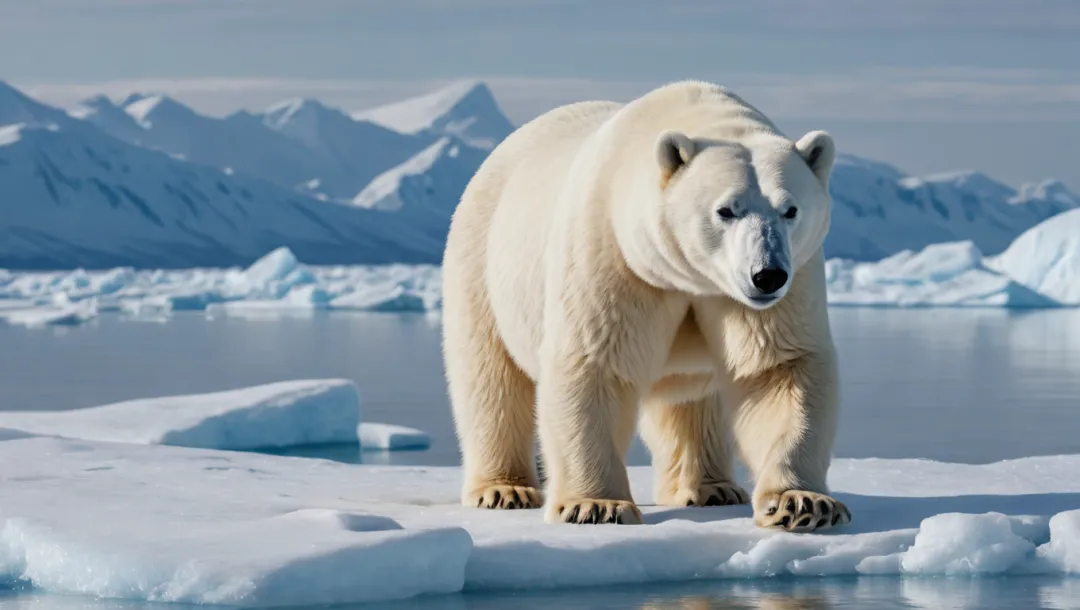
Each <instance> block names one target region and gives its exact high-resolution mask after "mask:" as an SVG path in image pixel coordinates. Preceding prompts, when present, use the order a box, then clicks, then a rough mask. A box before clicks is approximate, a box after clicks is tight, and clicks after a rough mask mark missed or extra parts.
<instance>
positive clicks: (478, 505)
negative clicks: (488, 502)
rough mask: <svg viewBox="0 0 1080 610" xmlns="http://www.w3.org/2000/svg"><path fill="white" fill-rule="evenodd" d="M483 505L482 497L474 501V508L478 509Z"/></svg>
mask: <svg viewBox="0 0 1080 610" xmlns="http://www.w3.org/2000/svg"><path fill="white" fill-rule="evenodd" d="M483 505H484V496H480V499H478V500H477V501H476V508H480V507H482V506H483Z"/></svg>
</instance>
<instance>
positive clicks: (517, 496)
mask: <svg viewBox="0 0 1080 610" xmlns="http://www.w3.org/2000/svg"><path fill="white" fill-rule="evenodd" d="M510 495H511V496H513V499H512V500H511V502H514V503H517V502H521V503H522V504H524V503H525V498H524V497H522V496H523V495H524V494H519V493H518V490H516V489H511V490H510Z"/></svg>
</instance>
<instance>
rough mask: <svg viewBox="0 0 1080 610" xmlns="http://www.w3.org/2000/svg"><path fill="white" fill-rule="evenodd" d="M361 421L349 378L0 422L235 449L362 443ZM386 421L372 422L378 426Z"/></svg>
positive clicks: (38, 430) (64, 433)
mask: <svg viewBox="0 0 1080 610" xmlns="http://www.w3.org/2000/svg"><path fill="white" fill-rule="evenodd" d="M358 425H360V393H359V392H358V391H357V388H356V385H355V384H354V383H353V382H352V381H349V380H345V379H315V380H299V381H283V382H278V383H271V384H266V385H260V386H254V387H250V388H242V389H237V390H228V391H224V392H213V393H209V394H191V395H184V396H165V397H161V398H146V399H140V400H129V401H125V402H118V403H114V404H109V405H103V406H100V407H90V408H86V409H76V410H74V411H0V428H7V429H9V430H20V431H23V432H26V433H30V434H35V435H40V436H59V437H64V438H73V439H84V440H94V441H111V442H121V443H136V444H142V445H176V446H181V447H203V448H209V449H233V450H243V449H265V448H280V447H291V446H296V445H314V444H324V443H350V442H356V440H357V426H358ZM381 425H382V424H367V426H370V427H373V429H375V430H378V429H379V426H381ZM421 434H422V433H421ZM390 448H396V447H390Z"/></svg>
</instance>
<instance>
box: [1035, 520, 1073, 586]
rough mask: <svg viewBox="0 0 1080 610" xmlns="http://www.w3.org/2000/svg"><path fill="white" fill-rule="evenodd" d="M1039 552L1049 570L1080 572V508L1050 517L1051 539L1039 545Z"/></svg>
mask: <svg viewBox="0 0 1080 610" xmlns="http://www.w3.org/2000/svg"><path fill="white" fill-rule="evenodd" d="M1038 554H1039V557H1040V558H1041V559H1043V560H1044V561H1045V562H1046V563H1047V567H1048V568H1049V571H1052V572H1062V573H1065V574H1080V510H1073V511H1069V512H1065V513H1058V514H1056V515H1054V516H1053V517H1052V518H1051V519H1050V540H1049V542H1047V543H1046V544H1044V545H1042V546H1040V547H1039V551H1038Z"/></svg>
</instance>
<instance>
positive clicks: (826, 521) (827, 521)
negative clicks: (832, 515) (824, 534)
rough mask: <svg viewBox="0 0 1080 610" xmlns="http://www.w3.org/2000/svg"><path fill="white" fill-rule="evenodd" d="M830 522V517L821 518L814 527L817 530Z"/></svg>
mask: <svg viewBox="0 0 1080 610" xmlns="http://www.w3.org/2000/svg"><path fill="white" fill-rule="evenodd" d="M828 523H829V520H828V519H820V520H819V521H818V522H817V525H815V526H814V529H816V530H818V529H821V528H823V527H825V526H826V525H827V524H828Z"/></svg>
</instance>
